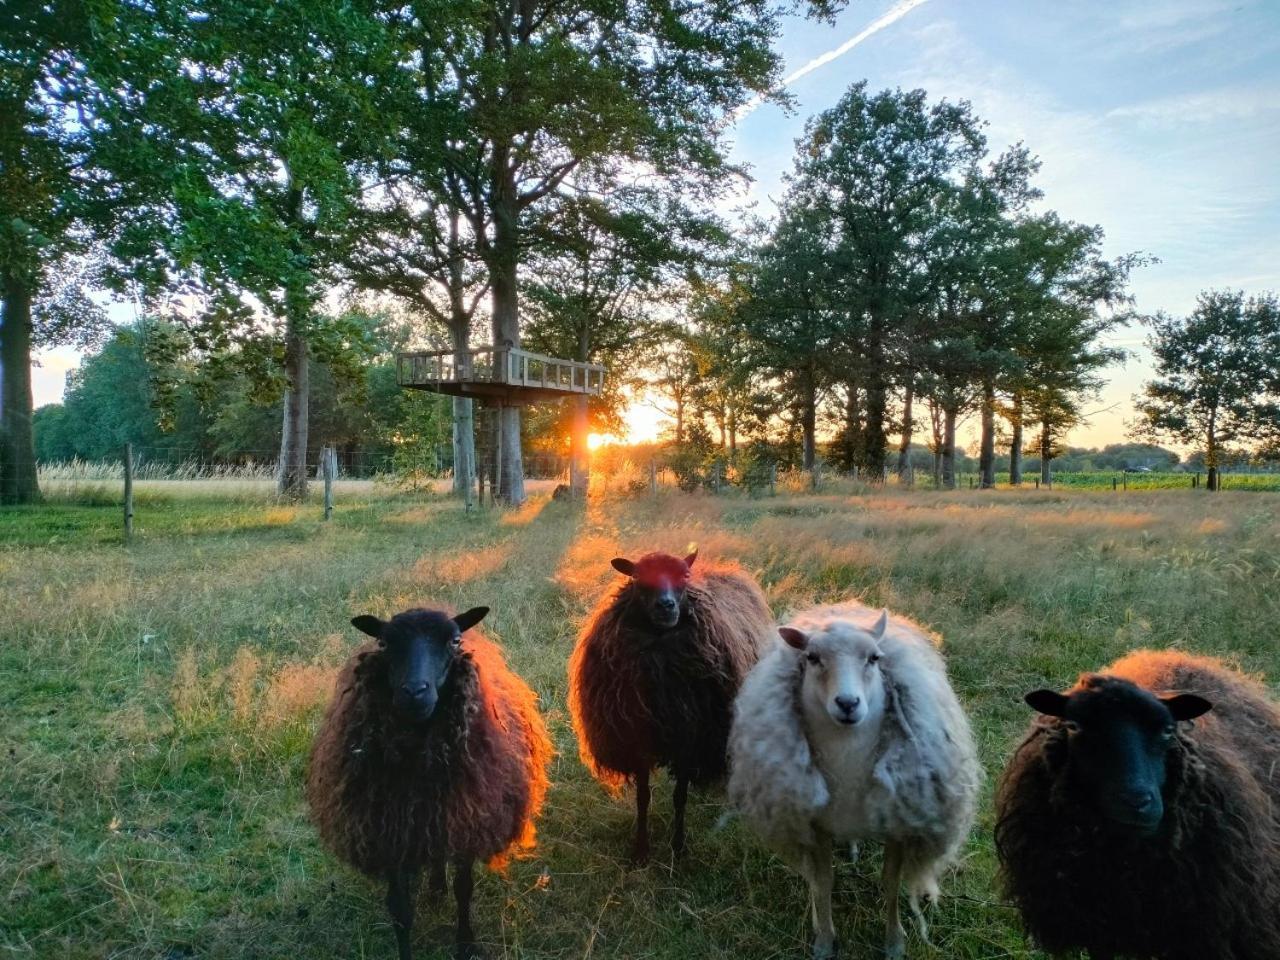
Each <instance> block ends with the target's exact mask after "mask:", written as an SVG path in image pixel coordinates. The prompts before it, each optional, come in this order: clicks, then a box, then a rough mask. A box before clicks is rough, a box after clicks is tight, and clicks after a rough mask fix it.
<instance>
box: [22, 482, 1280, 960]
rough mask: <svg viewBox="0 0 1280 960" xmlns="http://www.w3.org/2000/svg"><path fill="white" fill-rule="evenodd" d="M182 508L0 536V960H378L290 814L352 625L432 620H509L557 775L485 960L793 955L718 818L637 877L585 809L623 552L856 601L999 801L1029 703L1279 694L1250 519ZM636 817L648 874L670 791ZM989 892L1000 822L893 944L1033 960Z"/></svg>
mask: <svg viewBox="0 0 1280 960" xmlns="http://www.w3.org/2000/svg"><path fill="white" fill-rule="evenodd" d="M166 491H167V492H164V494H163V495H160V494H159V493H155V492H153V491H149V490H146V489H144V490H142V491H140V503H139V516H138V533H137V537H136V540H135V542H134V544H133V545H132V546H130V547H128V548H124V547H122V546H121V545H120V543H119V540H120V534H119V511H118V507H115V506H109V505H101V506H92V505H76V504H75V503H72V502H57V503H53V504H50V505H48V506H45V507H40V508H32V509H13V510H8V511H2V512H0V704H2V705H3V706H0V738H2V740H3V742H2V743H0V750H2V751H3V757H2V759H0V954H2V955H3V956H6V957H10V956H11V957H39V958H55V957H73V958H107V957H111V958H163V960H183V958H194V957H217V958H240V957H269V958H274V957H289V958H310V957H377V958H389V957H391V956H393V955H394V951H393V948H392V936H391V932H390V929H389V926H388V924H387V920H386V914H385V911H384V908H383V905H382V892H381V890H380V889H378V888H376V887H375V886H373V885H371V884H369V883H368V882H366V881H365V880H364V879H362V878H361V877H359V876H357V875H355V874H353V873H351V872H349V871H347V870H345V869H344V868H342V867H340V866H338V865H337V864H336V863H335V862H334V861H333V860H332V858H331V857H329V856H328V855H327V854H326V853H325V852H324V851H323V849H322V848H320V846H319V845H318V843H317V841H316V838H315V836H314V834H313V832H312V830H311V828H310V827H309V825H308V823H307V821H306V817H305V810H304V806H303V803H302V796H301V784H302V779H303V771H304V767H305V758H306V753H307V748H308V744H309V741H310V737H311V734H312V732H313V731H314V729H315V725H316V723H317V721H318V718H319V710H320V709H321V706H322V704H323V702H324V700H325V699H326V697H327V695H328V691H329V687H330V685H331V682H332V677H333V673H334V670H335V668H336V667H337V665H338V664H339V663H340V662H341V661H342V660H343V659H344V657H345V656H346V654H347V652H348V651H349V650H350V649H351V648H352V647H354V646H355V645H356V644H357V643H358V641H359V637H358V635H357V634H356V633H355V631H354V630H352V629H351V628H350V627H348V626H347V620H348V618H349V617H350V616H351V615H352V614H354V613H358V612H376V613H380V614H389V613H392V612H394V611H396V610H399V609H402V608H404V607H407V606H410V605H417V604H424V603H430V602H432V601H438V602H441V603H446V604H453V605H456V606H458V607H466V606H471V605H476V604H486V605H489V606H491V607H492V608H493V613H492V614H491V615H490V616H489V618H488V620H487V621H486V623H485V627H486V628H487V629H488V631H489V633H490V634H491V635H492V636H494V637H495V638H497V639H499V640H500V641H501V642H502V643H503V644H504V645H505V646H506V647H507V649H508V651H509V656H510V659H511V661H512V663H513V665H514V666H515V667H516V668H517V669H518V670H519V671H520V672H521V673H523V674H524V675H525V676H526V677H527V678H528V679H529V681H530V682H531V683H532V684H533V686H534V687H535V688H536V689H537V690H538V692H539V694H540V695H541V697H542V702H543V705H544V707H545V709H546V712H547V714H548V717H549V720H550V724H551V727H552V730H553V732H554V734H555V736H556V739H557V742H558V745H559V748H560V754H559V756H558V758H557V759H556V761H555V766H554V770H553V780H554V784H555V785H554V787H553V789H552V792H551V795H550V797H549V800H548V804H547V809H546V811H545V816H544V818H543V821H542V823H541V826H540V838H541V843H540V845H539V848H538V850H537V852H536V854H535V855H534V856H533V857H532V858H531V859H529V860H525V861H521V862H517V863H516V864H514V865H513V866H512V867H511V869H510V871H509V873H508V875H507V876H506V877H505V878H497V877H490V876H486V877H483V878H482V879H481V880H480V882H479V884H478V887H477V911H476V919H477V930H478V933H479V935H480V937H481V938H482V939H483V940H484V941H485V942H486V944H487V950H488V952H489V954H490V955H491V956H493V957H547V958H550V957H555V958H568V957H628V958H641V957H644V958H692V957H699V958H700V957H709V958H710V957H716V958H719V957H723V958H753V960H755V958H769V957H796V958H799V957H803V956H805V955H806V949H807V942H808V936H809V934H808V920H807V917H806V911H805V903H806V896H805V891H804V888H803V884H802V883H801V881H800V880H799V879H798V878H797V877H795V876H794V875H792V874H790V873H789V872H788V871H787V870H786V869H785V868H784V867H782V866H781V865H780V864H779V863H778V862H777V861H775V860H773V859H771V858H770V857H769V856H768V855H767V854H765V853H764V852H763V851H762V850H761V848H760V847H759V846H758V845H757V844H756V842H755V841H754V840H753V839H752V838H751V837H750V836H748V835H747V834H746V833H745V832H744V831H743V830H742V829H741V827H740V826H739V825H737V824H731V825H730V826H728V827H727V828H725V829H724V830H722V831H720V832H719V833H713V832H712V827H713V825H714V824H715V821H716V819H717V818H718V816H719V814H720V812H721V806H720V800H719V798H718V797H717V796H716V795H714V794H709V795H702V796H695V798H694V799H693V802H692V804H691V812H692V818H691V833H690V837H691V845H692V846H691V853H690V855H689V856H688V858H687V859H686V860H685V861H683V862H681V863H678V864H672V863H671V860H670V856H669V854H667V855H665V856H663V855H659V856H658V858H657V861H656V862H655V863H653V864H652V865H651V866H650V867H649V868H648V869H646V870H643V871H634V870H628V869H627V867H626V863H625V859H624V856H625V851H626V848H627V839H628V834H629V829H630V825H631V816H632V813H631V806H630V802H629V798H627V799H624V800H613V799H610V798H609V797H607V796H606V795H605V794H604V793H603V792H602V791H601V790H600V789H598V788H597V787H596V786H595V785H594V784H593V783H592V782H591V781H590V780H589V779H588V778H587V776H586V774H585V772H584V770H583V768H582V766H581V764H580V763H579V761H578V758H577V753H576V749H575V746H574V744H573V741H572V736H571V732H570V729H569V725H568V721H567V718H566V715H565V706H564V693H565V678H564V664H565V660H566V657H567V655H568V653H569V649H570V647H571V644H572V641H573V637H574V634H575V631H576V629H577V626H578V624H579V622H580V621H581V618H582V616H583V614H584V612H585V611H586V610H587V608H588V607H589V605H590V604H591V603H592V601H593V599H594V598H595V597H596V596H597V595H598V593H599V591H600V590H601V589H603V588H604V586H605V585H606V584H607V583H609V582H610V580H611V578H612V577H614V576H615V574H613V572H612V571H611V570H610V569H609V567H608V560H609V558H610V557H612V556H614V555H615V554H617V553H620V552H621V553H631V554H634V553H639V552H641V551H643V550H646V549H651V548H654V547H662V548H667V549H672V550H683V549H684V548H685V546H686V545H687V544H688V543H690V542H691V541H692V542H696V543H697V544H698V545H699V548H700V550H701V555H702V556H703V557H705V558H715V557H721V558H731V559H736V560H739V561H741V562H742V563H743V564H744V565H745V566H746V567H747V568H748V569H750V570H751V571H753V572H754V573H755V574H757V575H758V577H759V578H760V580H761V582H762V583H763V584H764V587H765V589H766V592H767V594H768V596H769V598H770V601H771V602H772V603H773V605H774V607H775V611H776V612H778V613H782V612H784V611H785V610H786V609H788V608H789V607H793V606H797V605H801V604H806V603H809V602H812V601H823V600H831V599H836V598H844V597H850V596H858V597H862V598H864V599H865V600H866V601H868V602H870V603H873V604H887V605H888V606H890V607H892V608H893V609H895V610H897V611H900V612H902V613H904V614H907V615H910V616H912V617H915V618H917V619H919V620H921V621H922V622H924V623H926V624H928V625H929V626H931V627H933V628H934V629H936V630H938V631H939V632H940V633H941V634H942V635H943V636H944V638H945V640H946V647H947V653H948V657H949V662H950V668H951V672H952V676H953V680H954V682H955V685H956V687H957V689H958V690H959V692H960V695H961V698H962V700H963V701H964V703H965V705H966V707H967V708H968V709H969V710H970V712H971V714H972V716H973V718H974V722H975V727H976V730H977V734H978V739H979V743H980V746H981V750H982V756H983V760H984V763H985V765H986V769H987V772H988V784H987V795H988V796H989V793H990V787H991V782H990V781H991V779H992V778H993V777H994V775H995V774H996V772H997V771H998V770H999V768H1000V765H1001V763H1002V761H1003V758H1004V757H1005V756H1006V754H1007V752H1008V750H1009V748H1010V746H1011V745H1012V744H1013V743H1014V741H1015V740H1016V738H1017V737H1018V734H1019V732H1020V730H1021V729H1022V728H1023V726H1024V725H1025V724H1026V722H1027V720H1028V719H1029V711H1028V710H1027V708H1025V707H1024V706H1022V705H1021V703H1020V697H1021V694H1022V693H1023V692H1025V691H1026V690H1028V689H1031V688H1033V687H1037V686H1040V685H1046V684H1047V685H1051V686H1055V687H1063V686H1065V685H1067V684H1068V683H1069V682H1070V681H1071V680H1072V679H1073V678H1074V676H1075V675H1076V673H1077V672H1079V671H1081V670H1084V669H1088V668H1092V667H1097V666H1099V665H1101V664H1104V663H1106V662H1107V661H1109V660H1111V659H1113V658H1114V657H1116V656H1117V655H1119V654H1120V653H1122V652H1123V651H1125V650H1127V649H1130V648H1132V647H1135V646H1143V645H1153V646H1161V647H1164V646H1176V647H1181V648H1187V649H1193V650H1200V651H1205V652H1210V653H1214V654H1221V655H1224V656H1226V657H1228V658H1229V659H1231V660H1232V661H1234V662H1236V663H1238V664H1240V665H1241V666H1243V667H1244V668H1245V669H1247V670H1249V671H1252V672H1260V673H1265V674H1266V675H1267V676H1268V677H1269V678H1270V679H1271V681H1272V683H1273V684H1274V682H1275V681H1276V680H1277V679H1278V678H1280V643H1277V636H1276V627H1275V625H1276V623H1277V622H1280V499H1275V498H1271V497H1268V496H1257V495H1249V494H1247V493H1243V492H1241V493H1232V492H1230V490H1228V491H1227V492H1224V493H1221V494H1218V495H1216V496H1207V495H1205V494H1203V493H1200V494H1193V493H1191V492H1190V491H1186V492H1178V491H1165V492H1161V493H1143V492H1135V491H1132V490H1131V491H1130V492H1129V493H1128V494H1126V495H1124V496H1117V495H1115V494H1113V493H1111V492H1110V490H1107V491H1106V492H1099V493H1090V492H1080V491H1066V490H1061V489H1059V490H1055V491H1053V492H1048V491H1039V492H1036V491H1021V492H1013V491H1005V490H1001V491H995V492H990V493H986V494H983V493H970V492H967V491H964V492H960V493H952V494H935V493H928V492H919V493H914V494H912V493H895V492H885V493H878V494H870V495H857V494H855V493H850V492H847V491H846V492H840V491H839V490H837V489H830V488H829V489H828V490H826V491H824V492H823V493H822V494H816V495H806V494H783V495H779V496H778V497H776V498H762V499H755V500H752V499H748V498H745V497H742V498H737V497H718V498H713V497H708V496H684V495H680V494H676V493H667V492H663V493H662V494H660V495H658V496H657V497H653V498H650V497H648V496H644V497H640V498H636V499H631V500H625V499H612V498H605V499H602V500H598V501H593V502H592V503H591V504H590V505H589V506H588V507H585V508H580V507H575V506H572V505H568V504H563V503H552V502H549V501H548V500H547V499H546V495H545V493H540V494H539V495H538V496H537V497H536V498H535V499H534V500H533V501H532V502H531V503H530V504H528V505H527V506H525V507H524V508H522V509H520V510H518V511H513V512H505V513H494V512H486V513H483V514H481V515H479V516H472V517H467V516H464V515H463V514H462V513H461V511H460V510H459V508H458V507H457V506H456V505H455V504H453V503H450V502H448V501H444V500H440V499H426V498H413V497H408V496H398V495H394V494H391V493H389V492H387V491H386V490H382V489H379V488H375V487H373V486H368V485H366V486H363V487H350V488H346V489H343V490H342V491H341V493H340V497H339V502H338V510H337V513H336V515H335V518H334V520H333V521H332V522H330V523H328V524H325V523H322V522H320V520H319V510H318V508H317V506H316V505H314V504H309V505H306V506H304V507H301V508H292V507H279V506H275V505H273V504H271V503H270V502H269V501H265V500H263V499H261V498H255V497H254V496H252V495H249V494H248V493H245V492H243V491H242V492H241V493H240V494H238V495H236V496H232V497H216V496H214V495H212V494H210V492H209V489H208V488H207V487H197V488H196V489H195V491H194V492H193V493H192V494H190V495H186V494H182V493H174V492H172V488H166ZM148 497H149V499H148ZM63 499H64V501H68V500H71V499H74V497H64V498H63ZM98 500H99V501H109V500H110V496H109V495H104V496H103V497H101V498H98ZM1272 689H1275V687H1274V685H1273V687H1272ZM654 809H655V811H656V813H657V822H656V823H655V828H656V833H655V841H656V843H657V844H658V846H657V847H656V849H657V850H659V851H664V850H665V848H664V847H663V846H662V844H663V843H664V842H665V838H666V828H667V825H668V816H669V810H670V792H669V784H668V783H666V782H665V781H663V780H659V783H658V787H657V791H656V797H655V805H654ZM877 861H878V857H877V856H876V855H872V856H868V857H864V859H863V861H862V862H860V863H859V864H858V865H856V866H852V865H848V864H845V865H842V866H841V868H840V870H839V875H838V883H837V927H838V929H839V931H840V935H841V937H842V939H843V941H844V943H845V945H846V947H847V950H848V952H847V954H846V955H848V956H853V957H871V956H875V955H877V954H876V948H877V946H878V943H879V937H880V929H881V927H880V923H881V920H880V918H881V916H882V914H881V909H882V908H881V903H880V901H879V896H878V893H877V885H876V882H875V878H876V871H877V869H878V862H877ZM994 873H995V864H994V858H993V854H992V848H991V820H990V805H989V800H988V801H987V802H985V803H984V806H983V814H982V817H981V819H980V822H979V825H978V828H977V829H976V831H975V833H974V835H973V838H972V842H971V844H970V846H969V848H968V856H967V858H966V860H965V862H964V863H963V865H962V866H961V868H960V869H959V870H958V871H957V873H956V875H955V876H953V877H952V878H951V879H950V881H949V883H948V884H947V886H946V892H947V893H948V894H950V896H948V898H947V899H945V900H944V902H943V904H942V905H941V907H940V908H939V910H938V911H937V912H936V913H935V915H934V923H933V939H934V946H933V947H928V946H925V945H923V944H921V943H920V942H919V941H918V940H917V939H916V938H915V937H914V935H911V937H910V939H909V947H908V950H909V954H910V955H911V956H913V957H928V958H938V960H941V958H948V960H952V958H955V960H976V958H997V957H1019V958H1031V957H1039V956H1040V955H1039V954H1037V953H1036V952H1034V951H1032V950H1030V949H1029V948H1028V947H1027V946H1026V945H1025V943H1024V941H1023V938H1022V936H1021V934H1020V932H1019V929H1018V926H1017V923H1016V918H1015V916H1014V915H1013V914H1012V912H1011V911H1010V910H1009V909H1008V908H1007V907H1006V906H1005V905H1003V904H1002V902H1001V897H1000V895H999V892H998V890H997V889H996V886H995V884H994ZM450 916H451V914H450V912H449V909H448V908H442V909H436V910H432V909H431V908H429V907H428V906H427V905H426V904H425V903H424V904H422V906H421V910H420V913H419V927H418V930H417V933H416V944H417V948H418V951H419V954H420V955H421V956H423V957H428V956H441V955H443V953H442V950H441V947H442V945H444V944H446V943H447V942H448V939H449V933H448V931H447V929H446V927H447V925H448V923H449V920H450Z"/></svg>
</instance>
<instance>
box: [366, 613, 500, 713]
mask: <svg viewBox="0 0 1280 960" xmlns="http://www.w3.org/2000/svg"><path fill="white" fill-rule="evenodd" d="M488 612H489V608H488V607H475V608H474V609H471V610H468V611H467V612H466V613H461V614H459V615H458V616H456V617H452V618H451V617H449V616H448V615H446V614H444V613H440V612H439V611H437V610H406V611H405V612H404V613H398V614H396V615H395V616H394V617H392V618H391V619H390V620H387V621H383V620H379V619H378V618H377V617H369V616H364V617H356V618H355V619H354V620H352V621H351V623H352V625H353V626H354V627H355V628H356V629H358V630H361V631H363V632H364V633H367V634H368V635H369V636H371V637H374V638H376V639H377V641H378V643H379V644H381V646H382V648H383V650H384V651H385V652H386V662H387V682H388V685H389V687H390V692H391V705H392V707H393V708H394V709H395V710H396V712H397V713H399V714H400V715H401V716H403V717H404V718H405V719H406V720H409V721H410V722H412V723H425V722H426V721H428V720H430V719H431V714H432V713H433V712H434V711H435V708H436V703H437V701H438V700H439V699H440V691H441V689H442V688H443V687H444V685H445V684H446V683H447V682H448V680H449V671H450V669H451V668H452V667H453V662H454V660H455V659H456V658H457V655H458V650H459V648H460V647H461V645H462V634H463V633H464V632H466V631H467V630H468V629H470V628H471V627H473V626H475V625H476V624H477V623H479V622H480V621H481V620H482V619H484V615H485V614H486V613H488Z"/></svg>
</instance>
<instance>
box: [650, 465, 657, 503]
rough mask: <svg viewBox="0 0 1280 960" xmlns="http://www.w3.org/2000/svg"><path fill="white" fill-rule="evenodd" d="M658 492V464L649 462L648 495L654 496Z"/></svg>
mask: <svg viewBox="0 0 1280 960" xmlns="http://www.w3.org/2000/svg"><path fill="white" fill-rule="evenodd" d="M657 492H658V464H657V461H655V460H650V461H649V493H651V494H654V495H656V494H657Z"/></svg>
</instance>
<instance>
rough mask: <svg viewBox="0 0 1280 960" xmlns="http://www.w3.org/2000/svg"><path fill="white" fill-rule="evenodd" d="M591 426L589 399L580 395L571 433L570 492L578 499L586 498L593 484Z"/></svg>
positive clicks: (576, 402) (574, 404)
mask: <svg viewBox="0 0 1280 960" xmlns="http://www.w3.org/2000/svg"><path fill="white" fill-rule="evenodd" d="M590 424H591V421H590V418H589V416H588V408H587V397H586V395H585V394H579V395H578V396H576V397H574V398H573V427H572V428H571V430H570V431H569V491H570V493H572V494H573V496H574V497H575V498H576V499H585V498H586V496H587V488H588V486H589V485H590V483H591V450H590V447H589V445H588V443H587V436H588V434H589V433H590V430H591V426H590Z"/></svg>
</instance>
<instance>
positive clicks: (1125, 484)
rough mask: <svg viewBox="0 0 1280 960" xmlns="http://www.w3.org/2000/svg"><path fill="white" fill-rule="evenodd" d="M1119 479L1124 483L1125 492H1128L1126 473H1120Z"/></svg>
mask: <svg viewBox="0 0 1280 960" xmlns="http://www.w3.org/2000/svg"><path fill="white" fill-rule="evenodd" d="M1120 477H1121V479H1122V480H1123V482H1124V488H1125V489H1126V490H1128V489H1129V475H1128V474H1127V473H1122V474H1120Z"/></svg>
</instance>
